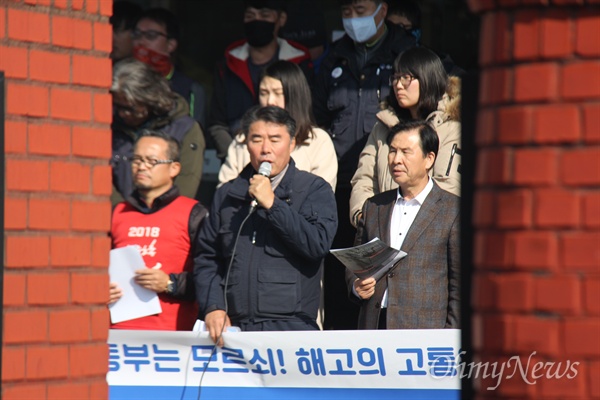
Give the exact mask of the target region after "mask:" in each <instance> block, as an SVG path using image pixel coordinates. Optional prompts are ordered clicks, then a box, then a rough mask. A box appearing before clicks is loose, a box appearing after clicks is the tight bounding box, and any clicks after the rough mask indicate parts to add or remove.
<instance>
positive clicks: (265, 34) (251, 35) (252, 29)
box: [244, 21, 275, 47]
mask: <svg viewBox="0 0 600 400" xmlns="http://www.w3.org/2000/svg"><path fill="white" fill-rule="evenodd" d="M244 30H245V32H246V39H248V44H249V45H250V46H252V47H264V46H266V45H268V44H269V43H271V40H273V38H274V37H273V32H275V22H267V21H250V22H246V23H245V24H244Z"/></svg>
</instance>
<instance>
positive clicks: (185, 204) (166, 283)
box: [109, 131, 207, 330]
mask: <svg viewBox="0 0 600 400" xmlns="http://www.w3.org/2000/svg"><path fill="white" fill-rule="evenodd" d="M179 156H180V148H179V142H177V140H175V139H174V138H172V137H171V136H169V135H167V134H165V133H162V132H156V131H145V132H144V133H143V134H142V135H141V136H140V137H139V138H138V139H137V141H136V142H135V145H134V150H133V157H131V159H130V161H131V171H132V175H133V185H134V187H135V191H134V192H133V194H132V195H131V196H130V197H129V198H127V200H126V201H125V202H122V203H119V204H118V205H117V206H116V207H115V209H114V211H113V218H112V225H111V237H112V247H113V248H120V247H125V246H138V247H139V249H140V253H141V255H142V257H143V259H144V262H145V263H146V268H144V269H141V270H138V271H136V277H135V282H136V283H137V284H138V285H140V286H142V287H144V288H146V289H149V290H152V291H154V292H156V293H158V298H159V301H160V305H161V308H162V312H161V313H160V314H156V315H150V316H147V317H142V318H137V319H133V320H129V321H123V322H120V323H118V324H113V325H112V326H111V328H112V329H149V330H191V329H192V327H193V325H194V323H195V321H196V318H197V313H198V309H197V306H196V305H195V303H194V298H195V292H194V283H193V281H192V277H191V275H190V276H189V279H188V273H190V272H191V271H192V268H193V261H192V260H193V257H194V256H195V255H196V254H195V248H196V247H195V243H196V234H197V232H198V230H199V228H200V225H201V224H202V222H203V220H204V217H205V216H206V215H207V210H206V208H204V206H202V205H201V204H200V203H198V202H197V201H196V200H192V199H190V198H187V197H184V196H180V195H179V190H178V189H177V187H176V186H175V185H174V183H173V182H174V180H175V177H176V176H177V175H178V174H179V172H180V171H181V164H180V162H179ZM109 297H110V298H109V304H111V303H114V302H115V301H118V300H119V299H120V298H121V297H122V292H121V290H120V288H119V287H118V286H117V285H116V284H115V283H111V284H110V293H109Z"/></svg>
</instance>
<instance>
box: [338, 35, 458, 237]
mask: <svg viewBox="0 0 600 400" xmlns="http://www.w3.org/2000/svg"><path fill="white" fill-rule="evenodd" d="M394 71H395V73H394V74H393V75H392V76H391V77H390V85H391V87H392V91H391V92H390V95H389V97H388V99H387V103H388V104H387V108H386V109H384V110H383V111H380V112H379V113H378V114H377V119H378V121H377V122H376V123H375V126H374V127H373V130H372V131H371V134H370V135H369V138H368V140H367V144H366V145H365V148H364V149H363V151H362V152H361V154H360V158H359V160H358V169H357V170H356V173H355V174H354V176H353V177H352V181H351V183H352V194H351V196H350V220H351V222H352V224H353V225H354V226H356V224H357V223H358V220H359V219H360V216H361V211H362V206H363V204H364V202H365V200H367V199H368V198H369V197H372V196H374V195H376V194H378V193H381V192H385V191H387V190H391V189H395V188H397V187H398V185H397V184H396V183H394V181H393V180H392V176H391V175H390V172H389V169H388V152H389V147H388V144H387V136H388V132H389V130H390V128H391V127H393V126H394V125H396V124H398V123H399V122H400V121H407V120H426V121H428V122H429V123H430V124H431V125H432V126H433V128H434V129H435V130H436V132H437V134H438V136H439V139H440V147H439V151H438V156H437V158H436V161H435V164H434V166H433V168H432V170H431V172H430V173H431V176H432V178H433V179H434V180H435V182H436V183H437V184H438V185H439V186H440V187H441V188H442V189H444V190H446V191H448V192H450V193H454V194H456V195H458V196H460V129H461V125H460V79H459V78H457V77H452V76H451V77H448V75H447V74H446V71H445V70H444V66H443V65H442V62H441V61H440V59H439V57H438V56H437V55H436V54H435V53H433V52H432V51H431V50H428V49H426V48H423V47H414V48H412V49H410V50H406V51H405V52H403V53H402V54H400V55H399V56H398V58H396V60H395V61H394Z"/></svg>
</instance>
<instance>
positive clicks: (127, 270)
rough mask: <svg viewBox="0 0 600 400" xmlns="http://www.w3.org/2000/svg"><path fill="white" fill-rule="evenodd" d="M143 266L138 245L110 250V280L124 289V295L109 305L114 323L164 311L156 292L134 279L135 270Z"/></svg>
mask: <svg viewBox="0 0 600 400" xmlns="http://www.w3.org/2000/svg"><path fill="white" fill-rule="evenodd" d="M143 268H146V264H145V263H144V259H143V258H142V256H141V255H140V251H139V249H138V248H137V246H126V247H121V248H119V249H113V250H111V251H110V265H109V267H108V273H109V275H110V281H111V282H116V283H117V285H119V287H120V288H121V290H122V291H123V297H121V298H120V299H119V300H118V301H116V302H115V303H112V304H110V305H109V306H108V308H109V310H110V320H111V321H112V323H113V324H116V323H118V322H121V321H127V320H130V319H134V318H141V317H145V316H147V315H154V314H160V313H161V312H162V308H161V307H160V302H159V300H158V295H157V294H156V292H154V291H152V290H149V289H146V288H143V287H141V286H140V285H138V284H137V283H135V281H134V279H133V278H134V277H135V271H136V270H138V269H143Z"/></svg>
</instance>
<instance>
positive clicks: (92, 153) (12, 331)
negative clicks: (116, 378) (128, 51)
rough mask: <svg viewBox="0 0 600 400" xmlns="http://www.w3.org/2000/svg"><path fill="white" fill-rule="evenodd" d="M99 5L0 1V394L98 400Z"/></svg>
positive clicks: (105, 128) (104, 101)
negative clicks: (0, 266)
mask: <svg viewBox="0 0 600 400" xmlns="http://www.w3.org/2000/svg"><path fill="white" fill-rule="evenodd" d="M111 12H112V1H111V0H85V1H84V0H24V1H23V0H21V1H15V0H12V1H8V0H6V1H2V2H1V4H0V70H3V71H4V72H5V75H6V89H5V90H6V114H7V116H6V122H5V158H6V164H5V168H4V169H3V173H5V178H6V180H5V182H6V187H5V210H4V212H5V225H4V245H5V253H4V254H3V262H4V299H3V313H2V318H3V324H2V327H3V332H2V338H3V342H2V392H1V393H0V397H1V398H2V399H4V400H9V399H66V398H73V399H92V398H102V399H105V398H107V397H108V395H107V393H108V388H107V385H106V379H105V377H106V372H107V370H108V348H107V345H106V339H107V334H108V313H107V310H106V307H105V304H104V303H105V301H106V299H107V293H108V274H107V266H108V252H109V250H110V241H109V238H108V236H107V232H108V230H109V227H110V211H111V208H110V202H109V197H108V196H109V195H110V190H111V173H110V167H109V165H108V159H109V158H110V152H111V139H110V137H111V132H110V129H109V128H110V122H111V98H110V95H109V93H108V88H109V86H110V83H111V63H110V60H109V58H108V56H109V52H110V50H111V38H112V36H111V35H112V30H111V26H110V24H109V23H108V16H110V14H111Z"/></svg>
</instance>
